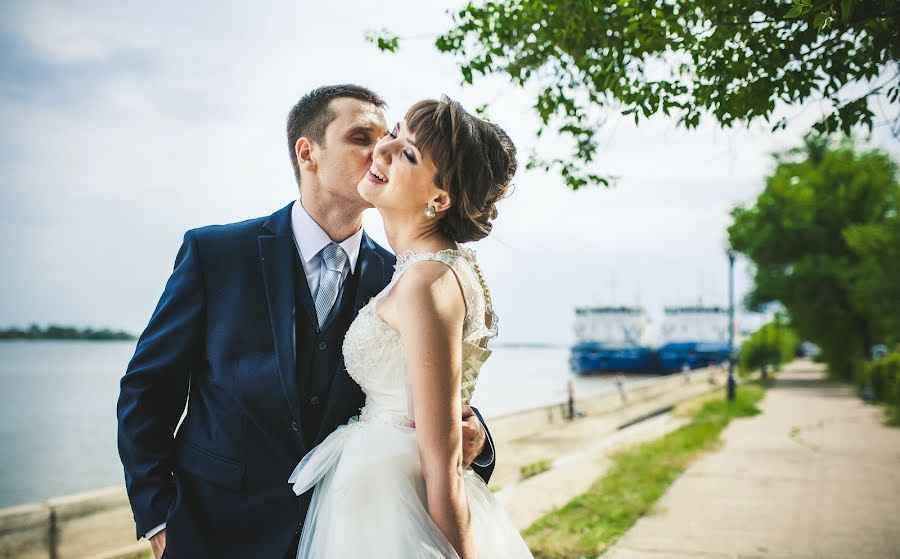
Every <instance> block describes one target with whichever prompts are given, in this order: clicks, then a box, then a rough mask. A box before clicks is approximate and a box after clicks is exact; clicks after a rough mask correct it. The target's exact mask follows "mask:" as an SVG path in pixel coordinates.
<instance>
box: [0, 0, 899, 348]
mask: <svg viewBox="0 0 900 559" xmlns="http://www.w3.org/2000/svg"><path fill="white" fill-rule="evenodd" d="M455 5H456V4H454V5H453V6H455ZM373 6H374V5H373V4H371V3H367V2H361V1H357V2H346V3H334V2H332V3H309V2H302V3H301V2H287V1H285V2H258V3H254V4H253V5H252V6H251V5H249V4H246V3H221V2H212V1H198V2H192V3H191V4H190V6H187V5H185V4H184V3H176V2H173V1H162V2H157V3H153V4H134V3H127V2H125V3H123V2H113V1H99V2H98V1H94V2H66V3H62V2H50V1H42V0H36V1H33V2H27V3H25V2H21V3H4V4H2V5H0V118H2V119H3V121H4V124H5V126H4V127H3V129H2V130H0V235H2V236H3V238H4V239H6V241H5V242H4V243H3V245H2V246H0V261H2V262H3V263H4V267H3V268H4V272H3V273H2V275H0V292H2V293H3V294H4V296H3V298H2V299H0V316H2V317H3V320H4V321H5V322H8V323H11V324H25V323H29V322H31V321H38V322H49V321H54V322H63V323H72V324H78V325H86V326H87V325H90V326H104V325H109V326H113V327H117V328H118V327H125V328H129V329H131V330H133V331H140V329H141V328H143V326H144V324H145V323H146V320H147V318H148V317H149V315H150V312H151V311H152V309H153V307H154V305H155V303H156V299H157V298H158V296H159V293H160V292H161V289H162V286H163V284H164V282H165V279H166V277H167V275H168V273H169V271H170V270H171V265H172V261H173V259H174V256H175V253H176V251H177V249H178V246H179V244H180V240H181V235H182V234H183V232H184V230H185V229H188V228H190V227H196V226H200V225H205V224H208V223H224V222H230V221H237V220H242V219H246V218H249V217H256V216H260V215H266V214H269V213H271V212H273V211H275V210H276V209H278V208H280V207H281V206H283V205H284V204H286V203H288V202H289V201H290V200H291V199H292V198H293V197H294V196H295V194H296V187H295V186H294V181H293V176H292V172H291V169H290V166H289V162H288V156H287V149H286V148H285V146H284V139H283V128H284V119H285V116H286V114H287V111H288V110H289V108H290V107H291V106H292V105H293V103H294V102H296V100H297V98H298V97H299V96H300V95H302V94H303V93H304V92H306V91H309V90H311V89H312V88H314V87H316V86H318V85H321V84H324V83H340V82H357V83H362V84H365V85H368V86H371V87H373V88H375V89H376V90H378V91H379V92H381V93H382V94H383V95H384V96H385V97H386V98H387V99H388V100H389V102H390V104H391V107H390V109H389V119H397V118H399V117H400V116H401V115H402V114H403V112H404V111H405V109H406V107H407V106H409V105H410V104H412V103H413V102H414V101H417V100H419V99H421V98H425V97H431V98H434V97H438V96H439V95H441V94H442V93H447V94H449V95H451V96H452V97H454V98H456V99H458V100H460V101H461V102H462V103H463V104H464V105H465V106H467V107H470V108H473V107H475V106H478V105H481V104H483V103H485V102H486V101H491V102H492V105H491V108H490V114H491V117H492V119H493V120H494V121H496V122H498V123H500V124H501V125H502V126H504V127H505V128H506V129H507V130H508V132H509V133H510V135H511V136H512V138H513V139H514V140H515V141H516V143H517V145H518V146H519V152H520V153H521V154H527V153H528V152H529V151H530V150H531V149H536V150H539V151H547V152H556V153H566V149H567V146H566V144H565V143H564V142H562V141H560V140H559V139H556V138H553V137H552V135H547V136H545V137H544V138H542V139H540V140H538V139H537V138H535V137H534V131H535V129H536V121H535V117H534V116H533V114H532V111H531V109H530V104H531V102H532V99H531V97H530V96H529V94H528V93H529V92H528V91H521V90H519V89H517V88H514V87H511V86H510V85H509V84H508V83H507V82H506V81H505V80H503V79H500V78H488V79H480V80H478V81H477V82H476V85H475V86H474V87H470V88H463V87H461V86H460V78H459V76H458V70H457V69H456V66H455V64H454V60H453V59H452V58H451V57H447V56H441V55H439V54H437V53H436V52H435V50H434V48H433V46H432V42H433V37H434V36H436V34H437V32H439V31H440V30H442V29H444V28H445V27H446V26H447V25H448V24H449V21H450V20H449V17H448V16H447V15H446V13H445V10H446V6H441V5H435V4H431V3H421V2H413V1H411V0H406V1H403V2H393V3H390V4H382V5H378V6H377V9H376V8H373ZM451 7H452V6H451ZM382 27H388V28H391V29H392V30H394V31H396V32H397V33H398V34H399V35H401V36H403V37H409V39H407V40H406V41H405V42H404V48H402V49H401V52H400V53H398V54H396V55H385V54H381V53H378V52H377V51H375V49H374V48H373V47H371V46H370V45H368V44H366V43H365V42H364V40H363V36H364V34H365V32H366V31H367V30H370V29H378V28H382ZM814 112H815V111H811V112H810V114H806V115H801V117H798V118H797V119H796V121H795V122H793V123H792V125H791V126H790V127H789V129H788V130H786V131H783V132H779V133H777V134H770V133H768V131H767V130H765V128H764V127H763V126H753V127H750V129H743V128H738V129H734V130H725V131H722V130H719V129H718V128H716V127H715V126H712V125H704V126H701V127H700V128H699V129H697V130H695V131H690V132H687V131H684V130H680V129H678V128H676V127H675V126H674V124H673V123H672V121H670V120H666V119H662V118H655V119H651V120H650V121H648V122H646V123H642V124H641V125H640V126H637V127H636V126H634V124H633V121H629V120H628V119H625V118H621V117H617V116H614V115H613V116H611V117H610V119H609V122H608V123H607V126H606V127H605V128H604V130H603V132H602V134H601V136H602V145H603V146H604V150H603V153H602V154H601V165H602V167H603V170H609V171H610V172H611V173H613V174H616V175H619V176H621V181H620V182H619V185H618V186H617V187H616V188H612V189H600V188H591V189H586V190H584V191H581V192H577V193H573V192H569V191H567V190H565V189H564V187H563V186H562V184H561V181H560V180H559V179H558V178H556V177H554V176H550V175H545V174H543V173H540V172H525V171H522V172H520V174H519V176H518V177H517V178H516V180H515V182H516V191H515V193H514V194H513V196H512V197H511V198H509V199H508V200H505V201H503V202H501V204H500V217H499V219H498V220H497V223H496V225H495V228H494V232H495V233H494V235H492V238H489V239H486V240H484V241H481V242H479V243H476V245H475V248H476V250H477V251H478V254H479V258H480V260H481V262H482V264H483V268H484V271H485V275H486V276H487V279H488V280H489V281H490V282H491V286H492V295H493V298H494V300H495V302H496V306H497V311H498V313H499V314H500V316H501V338H500V340H501V341H529V342H539V341H550V342H557V343H566V342H567V341H568V340H570V339H572V334H571V322H572V307H573V306H574V305H576V304H590V303H594V302H623V303H628V304H631V303H634V302H640V303H642V304H644V305H646V306H647V307H648V308H649V309H650V310H651V313H653V314H655V316H661V308H662V305H664V304H679V303H684V302H694V301H696V300H697V299H698V298H703V300H704V301H707V302H710V303H720V304H721V303H723V302H724V300H725V287H726V285H727V276H726V272H727V269H726V260H725V257H724V252H723V242H724V237H725V233H724V227H725V226H726V225H727V223H728V221H729V219H728V210H729V209H730V208H731V207H732V206H733V205H734V204H737V203H742V202H746V201H748V200H752V198H753V197H754V196H755V195H756V193H758V192H759V191H760V190H761V188H762V186H763V177H764V176H765V174H766V173H767V172H768V171H769V170H770V169H771V166H772V164H771V158H770V157H769V154H770V153H771V152H773V151H776V150H778V149H781V148H784V147H788V146H790V145H794V144H796V143H797V142H798V141H799V138H800V137H801V135H802V133H803V132H805V130H806V126H807V125H808V123H809V122H811V121H812V119H813V118H814V117H815V116H816V115H814V114H812V113H814ZM877 141H878V142H880V144H881V145H887V146H892V145H893V146H894V147H889V149H892V150H894V153H896V147H895V144H891V143H890V142H888V141H886V140H884V139H883V138H881V139H878V140H877ZM523 157H524V156H523ZM365 225H366V227H367V230H369V231H370V233H371V234H372V235H373V237H375V238H376V239H377V240H380V241H381V242H385V237H384V233H383V230H381V225H380V219H379V217H378V216H377V214H374V213H373V212H368V213H367V215H366V217H365ZM737 279H738V282H737V287H738V292H739V294H740V293H743V292H745V291H746V289H747V287H748V285H749V283H748V278H747V271H746V267H745V265H744V264H740V266H739V269H738V278H737Z"/></svg>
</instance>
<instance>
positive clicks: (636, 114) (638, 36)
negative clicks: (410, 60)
mask: <svg viewBox="0 0 900 559" xmlns="http://www.w3.org/2000/svg"><path fill="white" fill-rule="evenodd" d="M897 3H898V2H897V0H841V2H838V1H837V0H817V1H816V2H813V0H793V2H792V3H790V4H787V5H786V2H785V1H784V0H759V1H756V2H737V1H735V0H667V1H660V0H616V1H614V2H584V1H580V0H579V1H576V0H567V1H565V2H562V3H560V2H556V1H553V2H551V1H549V0H508V1H505V2H478V3H475V2H470V3H469V4H467V5H466V6H465V7H463V8H462V9H461V10H459V11H458V12H456V13H455V14H454V15H453V20H452V24H451V27H450V29H448V30H447V31H446V32H445V33H443V34H441V35H440V36H439V37H437V39H436V40H435V47H436V48H437V50H438V51H439V52H442V53H445V54H447V55H448V56H452V57H454V58H455V59H456V60H457V62H458V64H459V71H460V77H461V81H462V82H463V83H465V84H471V83H474V80H475V79H477V77H478V76H483V75H500V76H505V77H507V78H508V79H509V80H510V82H511V84H512V85H514V86H519V87H524V88H527V89H529V90H533V91H536V92H537V93H536V97H535V103H534V109H535V112H536V114H537V115H538V116H539V117H540V119H541V123H542V124H541V128H540V129H539V130H538V131H537V132H538V134H540V133H543V132H544V131H545V129H549V130H555V131H556V132H557V133H558V134H560V135H561V136H562V137H564V138H567V139H570V140H571V146H572V150H571V154H570V157H569V158H568V160H567V163H566V164H561V163H560V164H557V163H553V162H552V161H554V160H551V162H550V163H547V162H543V163H535V165H536V166H537V167H539V168H545V169H548V170H551V169H552V170H553V171H555V172H557V173H559V174H560V176H561V177H562V178H563V179H564V180H565V181H566V184H567V185H568V186H569V187H570V188H573V189H574V188H582V187H583V186H586V185H591V184H598V185H605V184H609V183H610V181H609V180H607V181H606V182H603V181H596V182H594V181H595V179H596V178H597V177H598V176H600V177H602V176H603V173H602V172H600V171H599V170H598V169H597V166H596V164H595V162H596V161H597V159H598V153H597V152H598V150H599V147H598V146H599V145H601V142H599V141H598V140H599V138H600V137H601V135H602V134H603V124H604V122H606V121H607V120H608V118H609V114H610V113H611V112H612V111H616V110H617V111H621V112H622V114H624V115H627V116H628V117H630V118H631V119H633V120H634V122H635V123H636V124H639V123H640V122H641V121H642V120H644V119H647V118H649V117H650V116H652V115H654V114H657V113H660V112H661V113H663V114H664V115H666V116H668V117H671V118H673V119H675V122H677V123H678V124H679V125H680V126H683V127H685V128H694V127H697V126H699V125H700V124H701V123H702V122H703V121H707V120H713V121H715V122H717V123H718V124H719V125H721V126H723V127H729V126H732V125H735V124H750V123H752V122H754V121H759V120H762V121H764V122H767V123H769V125H770V127H771V128H772V129H773V130H774V129H779V128H783V127H785V126H786V125H787V120H777V121H776V122H772V121H771V120H770V119H773V117H772V115H773V111H774V109H775V107H776V106H777V104H778V103H788V104H792V105H795V106H799V105H802V104H804V103H807V102H810V101H815V102H816V103H817V104H820V105H821V106H822V107H825V108H826V110H827V111H828V112H826V114H825V115H824V116H823V118H822V119H821V120H820V121H819V122H818V123H816V125H815V129H816V130H818V131H821V132H831V131H838V132H840V133H842V134H849V133H850V132H851V131H852V130H853V129H854V128H855V127H858V126H865V127H871V126H872V125H873V113H872V111H871V110H870V109H869V108H868V105H869V99H870V98H871V96H872V95H874V94H878V93H879V92H878V91H869V92H868V93H866V94H864V95H862V96H860V94H859V91H860V87H859V85H860V84H866V83H868V82H870V81H871V80H873V79H874V78H876V77H877V76H879V75H880V74H882V73H885V75H889V74H887V73H886V72H894V71H900V60H898V57H900V36H898V34H897V33H896V29H898V28H900V10H898V9H897ZM377 37H378V38H380V39H382V40H383V41H382V42H378V40H377V39H375V40H374V42H375V43H376V46H379V48H382V50H388V51H393V50H395V49H396V46H397V44H398V40H397V38H396V37H395V36H392V35H390V34H389V33H388V32H386V31H382V32H380V35H378V36H377ZM370 42H373V40H371V39H370ZM897 85H898V84H897V81H896V79H895V80H894V84H893V87H891V88H889V89H887V90H886V92H887V94H888V96H889V97H890V96H892V98H893V99H894V100H896V99H897V97H898V95H900V94H898V89H897V87H896V86H897ZM848 91H850V92H852V95H848V94H847V92H848ZM548 92H550V93H548ZM561 92H562V93H561ZM828 107H833V109H827V108H828ZM892 124H893V125H894V127H895V128H897V129H900V117H898V118H897V119H895V120H894V122H893V123H892ZM608 178H609V177H607V179H608Z"/></svg>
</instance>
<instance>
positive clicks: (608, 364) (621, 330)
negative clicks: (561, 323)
mask: <svg viewBox="0 0 900 559" xmlns="http://www.w3.org/2000/svg"><path fill="white" fill-rule="evenodd" d="M647 324H648V320H647V313H646V312H645V311H644V308H643V307H607V306H604V307H577V308H576V309H575V338H576V342H575V344H574V345H573V346H572V347H571V349H570V355H569V367H570V368H571V369H572V372H574V373H576V374H579V375H584V374H591V373H613V372H615V373H648V372H653V371H654V370H655V369H656V368H657V367H656V359H655V353H654V351H653V349H652V348H651V347H649V346H648V345H647V344H646V342H645V336H646V332H647Z"/></svg>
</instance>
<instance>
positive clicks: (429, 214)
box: [425, 205, 437, 219]
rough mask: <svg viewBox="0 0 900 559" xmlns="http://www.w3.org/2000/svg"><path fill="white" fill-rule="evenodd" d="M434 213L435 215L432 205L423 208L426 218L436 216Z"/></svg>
mask: <svg viewBox="0 0 900 559" xmlns="http://www.w3.org/2000/svg"><path fill="white" fill-rule="evenodd" d="M436 215H437V211H436V210H435V209H434V206H432V205H429V206H428V207H427V208H426V209H425V217H426V218H428V219H434V216H436Z"/></svg>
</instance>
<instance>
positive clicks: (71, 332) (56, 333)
mask: <svg viewBox="0 0 900 559" xmlns="http://www.w3.org/2000/svg"><path fill="white" fill-rule="evenodd" d="M134 339H136V338H135V337H134V336H133V335H132V334H130V333H128V332H126V331H124V330H118V331H116V330H110V329H109V328H104V329H102V330H94V329H92V328H85V329H84V330H79V329H78V328H75V327H73V326H60V325H57V324H50V325H48V326H47V328H41V327H40V326H38V325H37V324H32V325H31V326H29V327H28V329H27V330H22V329H20V328H16V327H12V328H6V329H0V340H134Z"/></svg>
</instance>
